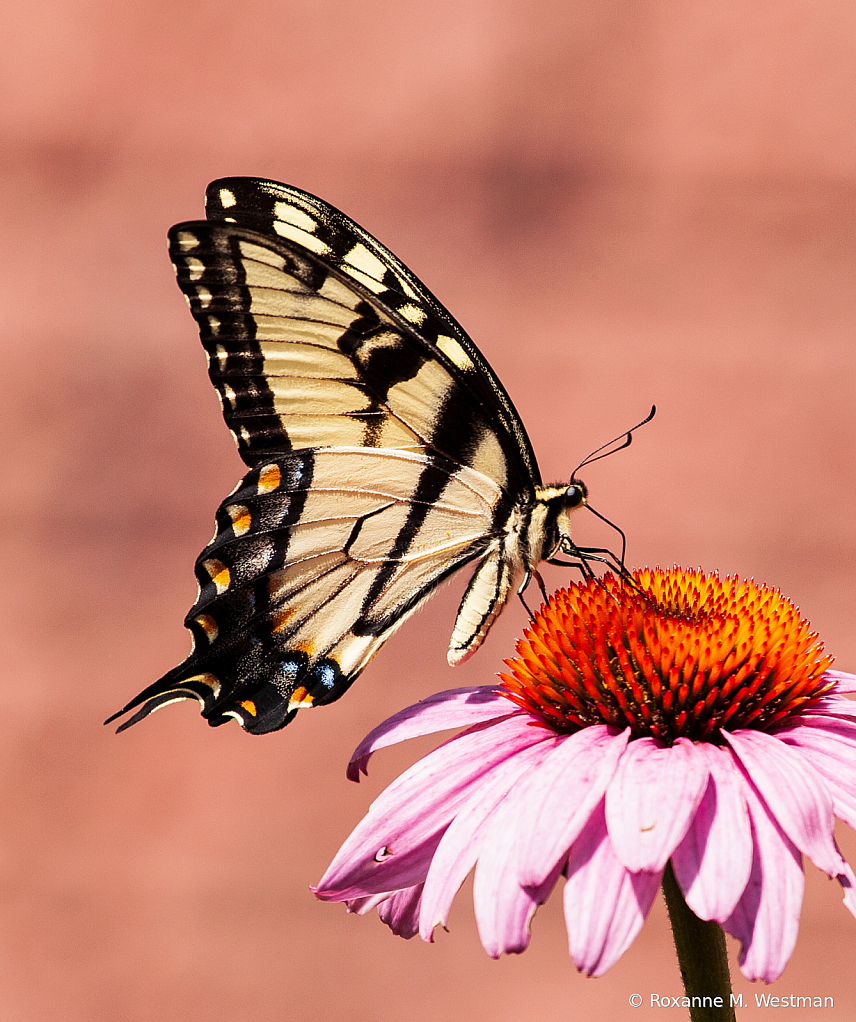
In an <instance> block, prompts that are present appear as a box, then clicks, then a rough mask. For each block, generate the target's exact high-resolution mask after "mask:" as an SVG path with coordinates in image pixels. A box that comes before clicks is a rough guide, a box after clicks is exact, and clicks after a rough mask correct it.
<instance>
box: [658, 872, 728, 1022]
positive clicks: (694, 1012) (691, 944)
mask: <svg viewBox="0 0 856 1022" xmlns="http://www.w3.org/2000/svg"><path fill="white" fill-rule="evenodd" d="M663 894H664V896H665V898H666V907H667V908H668V910H669V922H670V923H671V924H672V936H673V937H674V940H675V950H676V951H677V953H678V964H679V965H680V967H681V978H682V979H683V981H684V990H685V991H686V995H687V997H688V998H689V999H690V1009H689V1010H690V1018H691V1019H692V1022H735V1019H736V1017H737V1016H736V1015H735V1013H734V1008H733V1007H732V1005H731V975H730V973H729V971H728V955H727V953H726V950H725V934H724V933H723V932H722V927H721V926H720V925H719V923H707V922H704V921H703V920H702V919H699V917H698V916H697V915H696V914H695V913H694V912H693V911H692V909H690V907H689V906H688V905H687V903H686V902H685V901H684V896H683V894H682V893H681V889H680V887H679V886H678V881H677V880H676V879H675V872H674V870H673V869H672V864H671V862H670V863H669V864H668V865H667V866H666V872H665V873H664V874H663Z"/></svg>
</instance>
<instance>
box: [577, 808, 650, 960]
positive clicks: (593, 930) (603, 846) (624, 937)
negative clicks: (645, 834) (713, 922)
mask: <svg viewBox="0 0 856 1022" xmlns="http://www.w3.org/2000/svg"><path fill="white" fill-rule="evenodd" d="M567 874H568V881H567V883H566V884H565V893H564V904H565V925H566V927H567V930H568V944H569V947H570V952H571V957H572V958H573V960H574V965H576V967H577V968H578V969H579V970H580V972H584V973H585V974H586V975H587V976H602V975H603V973H605V972H606V970H607V969H609V968H611V967H612V966H613V965H614V964H615V963H616V962H617V961H618V959H619V958H620V957H621V956H622V955H623V954H624V952H625V951H626V950H627V948H628V947H630V945H631V944H632V943H633V941H634V940H635V938H636V935H637V934H638V933H639V931H640V930H641V929H642V924H643V923H644V922H645V917H646V916H647V915H648V911H649V909H650V908H651V905H652V903H653V901H654V898H655V896H656V894H657V890H658V888H659V886H660V880H661V878H662V875H663V874H662V871H661V872H654V873H649V872H646V871H641V872H638V873H630V872H628V870H627V869H625V868H624V866H623V865H622V864H621V863H620V862H619V861H618V858H617V857H616V855H615V852H614V851H613V850H612V844H611V842H610V839H609V836H608V834H607V829H606V820H605V817H604V809H603V804H602V803H601V805H600V806H598V808H597V809H596V810H595V811H594V813H593V814H592V815H591V817H590V818H589V821H588V823H587V824H586V826H585V827H584V828H583V830H582V833H581V834H580V836H579V837H578V838H577V840H576V841H575V842H574V846H573V848H572V849H571V854H570V856H569V858H568V865H567Z"/></svg>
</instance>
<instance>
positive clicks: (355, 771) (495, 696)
mask: <svg viewBox="0 0 856 1022" xmlns="http://www.w3.org/2000/svg"><path fill="white" fill-rule="evenodd" d="M517 712H519V711H518V710H516V709H515V706H514V703H511V702H509V701H508V699H506V698H505V697H504V696H502V695H500V687H499V686H498V685H480V686H474V687H470V688H453V689H449V690H448V691H446V692H436V693H435V694H434V695H432V696H428V698H427V699H423V700H422V701H421V702H418V703H415V704H414V705H413V706H408V707H407V708H406V709H404V710H401V711H400V712H399V713H396V714H394V715H393V716H392V717H389V718H388V719H387V720H385V721H384V722H383V723H382V724H379V725H378V726H377V727H376V728H374V730H372V731H369V733H368V734H367V735H366V737H365V738H364V739H363V740H362V741H361V742H360V744H359V745H358V746H357V748H356V749H355V750H354V754H353V756H351V762H350V763H349V764H348V778H349V779H350V780H352V781H359V779H360V773H364V774H366V773H368V770H367V767H368V762H369V760H370V759H371V757H372V756H373V755H374V753H376V752H377V751H378V749H385V748H386V747H387V746H390V745H395V744H397V743H398V742H403V741H406V740H407V739H408V738H417V737H419V736H420V735H430V734H434V733H435V732H436V731H446V730H448V729H449V728H453V727H472V725H473V724H477V723H478V722H479V721H483V720H493V719H495V718H496V717H504V716H507V715H508V714H510V713H517Z"/></svg>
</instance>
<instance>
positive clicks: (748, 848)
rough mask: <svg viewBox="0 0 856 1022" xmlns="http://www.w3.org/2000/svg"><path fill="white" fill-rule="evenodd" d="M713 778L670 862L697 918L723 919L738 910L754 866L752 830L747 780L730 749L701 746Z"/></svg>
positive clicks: (718, 920) (700, 749)
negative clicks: (744, 788) (748, 806)
mask: <svg viewBox="0 0 856 1022" xmlns="http://www.w3.org/2000/svg"><path fill="white" fill-rule="evenodd" d="M697 748H698V750H699V751H700V752H701V753H702V754H703V755H705V756H706V757H707V765H708V768H709V769H710V777H709V779H708V783H707V789H706V791H705V793H704V796H703V798H702V800H701V803H700V804H699V807H698V810H697V811H696V814H695V817H694V818H693V821H692V823H691V824H690V828H689V830H688V831H687V834H686V837H685V838H684V839H683V841H681V843H680V844H679V845H678V847H677V848H676V849H675V850H674V852H673V853H672V865H673V866H674V869H675V876H676V877H677V880H678V884H679V885H680V888H681V890H682V891H683V893H684V897H685V898H686V902H687V904H688V905H689V907H690V908H691V909H692V910H693V912H695V914H696V915H697V916H698V917H699V919H715V920H716V921H717V922H720V923H721V922H722V920H723V919H727V918H728V916H730V915H731V913H732V912H733V911H734V907H735V905H736V904H737V902H738V900H739V898H740V895H741V894H742V893H743V891H744V890H745V888H746V884H747V883H748V881H749V875H750V873H751V870H752V852H753V841H752V829H751V826H750V824H749V813H748V810H747V809H746V803H745V801H744V798H743V786H744V785H743V781H742V777H741V776H740V772H739V768H738V767H737V766H736V765H735V763H734V754H733V753H732V752H731V750H730V749H718V748H717V747H716V746H715V745H707V744H704V745H699V746H697Z"/></svg>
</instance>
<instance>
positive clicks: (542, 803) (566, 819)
mask: <svg viewBox="0 0 856 1022" xmlns="http://www.w3.org/2000/svg"><path fill="white" fill-rule="evenodd" d="M629 738H630V729H629V728H627V729H626V730H625V731H623V732H622V733H621V734H619V735H613V734H610V732H609V729H608V728H607V727H606V726H605V725H602V724H597V725H593V726H591V727H587V728H584V729H583V730H582V731H577V732H576V733H575V734H572V735H567V736H566V737H564V738H562V739H561V740H560V741H559V742H557V743H556V745H555V746H553V747H552V748H551V749H549V750H548V751H547V754H546V756H545V759H544V762H543V763H542V764H541V766H540V767H539V768H538V770H537V771H534V772H533V773H532V774H531V775H530V776H529V777H528V778H527V780H526V781H525V782H524V783H523V784H522V785H521V788H520V791H519V794H518V797H517V804H518V806H519V813H520V818H519V835H520V837H519V840H518V842H517V846H516V856H517V871H518V874H519V877H520V882H521V883H522V884H524V885H531V886H538V885H539V884H543V883H544V881H545V880H546V879H547V877H548V876H549V875H550V873H552V871H553V868H554V867H555V865H556V863H557V862H559V861H560V860H561V861H564V860H565V859H566V858H567V854H568V849H569V848H570V847H571V845H572V844H573V842H574V841H575V840H576V838H577V836H578V834H579V833H580V831H581V830H582V829H583V827H584V826H585V824H586V822H587V821H588V818H589V816H591V814H592V812H593V810H594V809H595V807H596V806H597V805H598V804H599V803H600V801H601V799H602V798H603V794H604V792H605V791H606V787H607V785H608V784H609V782H610V780H611V779H612V776H613V774H614V773H615V769H616V766H617V765H618V761H619V759H620V758H621V755H622V754H623V753H624V751H625V748H626V745H627V741H628V739H629Z"/></svg>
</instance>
